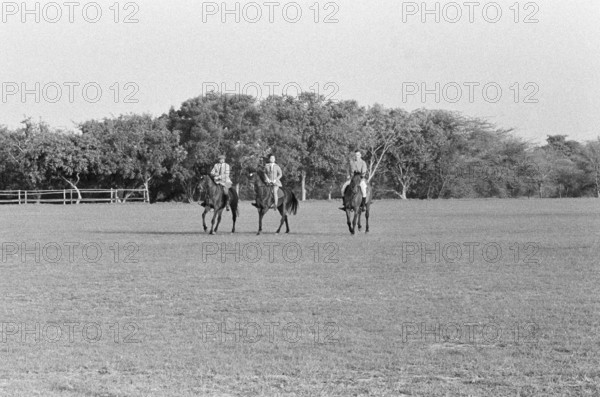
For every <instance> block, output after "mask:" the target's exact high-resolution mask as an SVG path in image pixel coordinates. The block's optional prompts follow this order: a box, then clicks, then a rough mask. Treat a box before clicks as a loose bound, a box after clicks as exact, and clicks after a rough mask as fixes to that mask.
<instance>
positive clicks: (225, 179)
mask: <svg viewBox="0 0 600 397" xmlns="http://www.w3.org/2000/svg"><path fill="white" fill-rule="evenodd" d="M230 171H231V167H229V164H227V163H226V162H225V155H224V154H221V155H219V162H218V163H217V164H215V166H214V167H213V169H212V171H210V174H211V175H212V176H213V177H214V179H215V183H217V184H218V185H221V186H223V194H224V195H225V209H226V210H227V211H229V188H230V187H231V185H232V184H233V183H232V182H231V179H229V173H230Z"/></svg>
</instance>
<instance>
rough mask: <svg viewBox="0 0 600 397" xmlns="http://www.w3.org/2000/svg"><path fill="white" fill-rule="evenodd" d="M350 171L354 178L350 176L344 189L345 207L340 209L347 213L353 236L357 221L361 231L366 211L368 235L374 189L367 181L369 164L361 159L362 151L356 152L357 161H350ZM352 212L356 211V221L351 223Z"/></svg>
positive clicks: (366, 230) (347, 220) (349, 228)
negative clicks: (362, 219)
mask: <svg viewBox="0 0 600 397" xmlns="http://www.w3.org/2000/svg"><path fill="white" fill-rule="evenodd" d="M348 171H349V173H351V174H352V175H353V176H352V178H350V176H348V180H347V181H346V183H345V184H344V186H343V187H342V200H343V205H342V208H340V209H341V210H343V211H346V222H347V224H348V230H350V233H351V234H354V231H355V229H356V221H357V220H358V230H359V231H360V230H361V228H362V226H361V223H360V216H361V213H362V211H363V210H364V211H365V220H366V222H367V225H366V229H365V233H368V232H369V213H370V207H371V197H372V188H371V186H370V185H367V181H366V179H365V176H366V173H367V164H366V163H365V162H364V161H363V160H362V159H361V155H360V151H358V150H357V151H356V152H355V161H350V166H349V169H348ZM352 211H354V219H353V221H352V222H351V221H350V212H352Z"/></svg>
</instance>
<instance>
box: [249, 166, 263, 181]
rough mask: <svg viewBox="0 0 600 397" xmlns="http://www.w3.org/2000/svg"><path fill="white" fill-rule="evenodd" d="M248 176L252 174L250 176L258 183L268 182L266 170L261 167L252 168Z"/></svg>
mask: <svg viewBox="0 0 600 397" xmlns="http://www.w3.org/2000/svg"><path fill="white" fill-rule="evenodd" d="M248 176H250V178H251V179H252V180H254V182H255V183H256V184H258V185H266V184H267V180H266V179H265V178H266V175H265V172H264V170H262V169H260V168H259V169H257V170H254V169H252V170H250V171H249V173H248Z"/></svg>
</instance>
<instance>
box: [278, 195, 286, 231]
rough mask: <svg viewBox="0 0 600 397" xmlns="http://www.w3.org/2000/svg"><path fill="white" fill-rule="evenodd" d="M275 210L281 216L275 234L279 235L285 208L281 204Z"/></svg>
mask: <svg viewBox="0 0 600 397" xmlns="http://www.w3.org/2000/svg"><path fill="white" fill-rule="evenodd" d="M282 201H283V200H282ZM277 209H278V210H279V215H281V220H280V221H279V228H278V229H277V233H279V232H280V231H281V227H282V226H283V222H284V221H285V217H286V215H285V206H284V205H283V204H281V205H280V206H279V207H278V208H277Z"/></svg>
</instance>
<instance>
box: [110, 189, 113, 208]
mask: <svg viewBox="0 0 600 397" xmlns="http://www.w3.org/2000/svg"><path fill="white" fill-rule="evenodd" d="M110 203H111V204H113V188H112V187H111V188H110Z"/></svg>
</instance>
